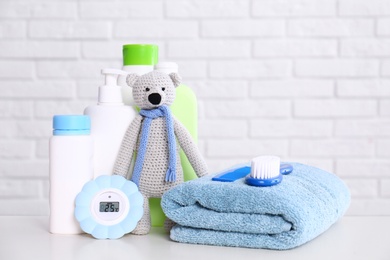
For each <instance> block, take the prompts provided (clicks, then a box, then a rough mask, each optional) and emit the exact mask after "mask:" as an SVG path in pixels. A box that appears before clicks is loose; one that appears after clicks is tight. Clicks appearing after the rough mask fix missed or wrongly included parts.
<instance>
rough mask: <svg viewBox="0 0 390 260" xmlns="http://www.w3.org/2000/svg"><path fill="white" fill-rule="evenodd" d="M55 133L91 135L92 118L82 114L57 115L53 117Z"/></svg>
mask: <svg viewBox="0 0 390 260" xmlns="http://www.w3.org/2000/svg"><path fill="white" fill-rule="evenodd" d="M53 129H54V130H53V135H89V134H90V133H91V119H90V117H89V116H82V115H57V116H54V117H53Z"/></svg>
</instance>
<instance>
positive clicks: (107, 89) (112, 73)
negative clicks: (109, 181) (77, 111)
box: [84, 69, 136, 178]
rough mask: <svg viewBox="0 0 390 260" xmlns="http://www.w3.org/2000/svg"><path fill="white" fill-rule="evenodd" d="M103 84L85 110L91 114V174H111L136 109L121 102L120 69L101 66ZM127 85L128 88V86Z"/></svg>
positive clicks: (96, 175)
mask: <svg viewBox="0 0 390 260" xmlns="http://www.w3.org/2000/svg"><path fill="white" fill-rule="evenodd" d="M102 74H103V75H105V80H106V83H105V85H104V86H100V87H99V100H98V103H97V105H92V106H89V107H87V108H86V109H85V110H84V115H89V116H90V117H91V136H92V137H93V139H94V144H95V145H94V146H95V152H94V177H95V178H96V177H99V176H101V175H111V174H112V173H113V169H114V164H115V160H116V157H117V155H118V151H119V148H120V146H121V144H122V139H123V137H124V135H125V132H126V130H127V128H128V127H129V125H130V123H131V121H133V119H134V118H135V115H136V111H135V109H134V108H132V107H130V106H126V105H124V104H123V102H122V93H121V87H120V86H118V85H117V78H118V76H119V75H127V74H126V73H125V72H124V71H122V70H117V69H103V70H102ZM128 88H130V87H128Z"/></svg>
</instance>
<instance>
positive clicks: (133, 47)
mask: <svg viewBox="0 0 390 260" xmlns="http://www.w3.org/2000/svg"><path fill="white" fill-rule="evenodd" d="M157 61H158V46H157V45H153V44H126V45H123V68H122V70H124V71H126V72H127V73H128V74H130V73H135V74H138V75H140V76H141V75H143V74H146V73H148V72H151V71H153V69H154V65H155V64H156V63H157ZM118 85H119V86H121V87H122V97H123V103H125V104H126V105H131V106H133V105H134V101H133V94H132V90H131V88H130V87H129V86H128V85H127V84H126V76H125V75H123V76H119V79H118Z"/></svg>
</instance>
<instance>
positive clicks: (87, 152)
mask: <svg viewBox="0 0 390 260" xmlns="http://www.w3.org/2000/svg"><path fill="white" fill-rule="evenodd" d="M53 128H54V130H53V136H52V137H51V138H50V142H49V149H50V152H49V158H50V159H49V160H50V177H49V178H50V196H49V200H50V227H49V230H50V232H51V233H54V234H80V233H83V231H82V230H81V228H80V224H79V223H78V221H77V220H76V218H75V216H74V208H75V199H76V196H77V194H78V193H79V192H80V191H81V189H82V188H83V186H84V184H85V183H86V182H88V181H90V180H92V178H93V167H92V166H93V139H92V137H91V136H90V118H89V117H88V116H83V115H57V116H54V117H53Z"/></svg>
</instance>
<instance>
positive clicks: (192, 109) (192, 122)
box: [149, 62, 198, 227]
mask: <svg viewBox="0 0 390 260" xmlns="http://www.w3.org/2000/svg"><path fill="white" fill-rule="evenodd" d="M155 70H158V71H161V72H164V73H166V74H170V73H172V72H176V73H177V72H178V65H177V63H175V62H159V63H158V64H157V65H156V66H155ZM171 111H172V113H173V114H174V115H175V117H176V118H177V119H178V120H179V121H180V122H181V123H182V124H183V125H184V126H185V127H186V128H187V130H188V131H189V132H190V134H191V136H192V139H193V140H194V141H195V142H197V141H198V105H197V100H196V96H195V93H194V92H193V91H192V89H191V88H189V87H188V86H186V85H183V84H181V85H180V86H179V87H177V88H176V98H175V101H174V102H173V104H172V105H171ZM180 161H181V165H182V167H183V174H184V180H185V181H188V180H192V179H195V178H197V176H196V173H195V171H194V169H193V168H192V166H191V164H190V162H189V161H188V159H187V156H186V155H185V154H184V152H183V151H182V150H181V151H180ZM160 201H161V199H159V198H151V199H150V200H149V205H150V214H151V216H152V226H155V227H156V226H157V227H158V226H163V225H164V220H165V215H164V212H163V211H162V209H161V206H160Z"/></svg>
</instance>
